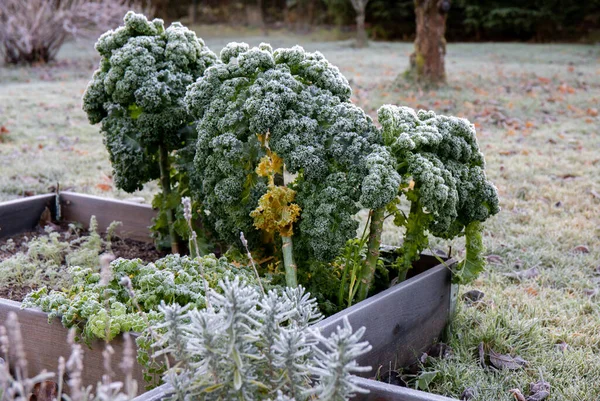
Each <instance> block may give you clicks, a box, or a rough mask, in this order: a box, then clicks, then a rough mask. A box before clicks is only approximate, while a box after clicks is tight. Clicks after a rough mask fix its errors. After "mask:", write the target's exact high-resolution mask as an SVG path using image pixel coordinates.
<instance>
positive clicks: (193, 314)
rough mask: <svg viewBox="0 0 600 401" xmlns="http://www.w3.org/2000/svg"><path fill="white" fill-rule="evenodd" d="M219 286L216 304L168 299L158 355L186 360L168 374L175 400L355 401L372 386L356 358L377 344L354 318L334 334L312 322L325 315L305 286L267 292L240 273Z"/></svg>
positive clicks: (214, 301)
mask: <svg viewBox="0 0 600 401" xmlns="http://www.w3.org/2000/svg"><path fill="white" fill-rule="evenodd" d="M219 287H220V291H219V292H216V291H213V293H212V294H211V302H212V306H213V308H210V309H202V310H199V309H189V308H187V307H178V306H161V308H160V310H161V312H162V313H163V314H164V315H165V316H169V317H170V318H169V319H168V320H166V321H165V322H164V323H162V324H160V325H158V326H156V327H157V329H159V330H160V329H163V330H166V333H165V334H164V335H163V338H162V340H160V341H159V342H157V343H156V344H155V346H156V348H157V354H159V355H161V354H164V353H170V354H171V355H177V356H178V357H177V359H178V360H179V362H180V364H178V365H177V367H175V368H172V369H171V370H169V371H168V372H167V373H166V374H165V376H164V380H165V381H166V382H167V383H169V384H170V385H171V386H172V387H173V396H174V398H175V399H178V400H184V399H189V398H201V399H205V400H230V399H244V400H273V399H276V400H296V401H300V400H309V399H318V400H331V401H334V400H335V401H343V400H348V399H349V398H350V397H352V396H353V395H354V394H356V393H359V392H364V390H362V389H361V388H360V387H358V385H357V384H356V383H355V380H354V376H353V374H354V373H359V372H365V371H368V370H370V367H361V366H359V365H358V364H357V363H356V358H358V357H359V356H361V355H363V354H364V353H365V352H368V351H369V350H370V348H371V347H370V346H369V345H368V343H367V342H361V341H360V339H361V337H362V335H363V334H364V328H362V329H360V330H358V331H356V332H354V331H353V330H352V328H351V327H350V324H349V323H348V321H347V320H345V321H344V324H343V326H342V327H337V329H336V330H335V331H334V332H333V333H332V334H331V335H330V336H329V337H325V336H323V335H322V334H321V333H320V332H319V331H318V329H316V328H314V327H311V326H310V325H311V324H312V323H314V322H316V321H318V320H319V319H320V318H321V314H320V313H319V311H318V308H317V305H316V302H315V300H314V299H311V298H310V295H309V294H307V293H305V292H304V289H303V288H302V287H296V288H286V289H284V290H271V291H269V292H268V293H266V294H265V293H263V292H261V290H260V289H258V288H257V287H249V286H246V285H244V284H243V283H242V282H241V281H240V280H239V279H238V278H235V279H234V280H229V279H225V280H224V281H222V282H221V283H220V284H219Z"/></svg>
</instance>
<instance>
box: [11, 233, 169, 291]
mask: <svg viewBox="0 0 600 401" xmlns="http://www.w3.org/2000/svg"><path fill="white" fill-rule="evenodd" d="M52 227H53V229H54V230H53V231H54V232H57V233H59V234H60V240H61V241H72V240H74V239H75V238H77V236H75V235H73V234H72V233H71V235H70V236H69V225H68V223H66V222H61V223H59V224H52ZM87 234H88V233H87V231H86V230H81V231H80V232H79V236H86V235H87ZM47 235H48V233H47V232H46V231H45V230H44V228H42V227H39V226H38V227H36V228H35V229H33V230H31V231H26V232H22V233H19V234H16V235H13V236H12V237H7V238H0V262H1V261H3V260H6V259H8V258H10V257H11V256H13V255H15V254H17V253H19V252H22V253H27V249H28V243H29V241H30V240H32V239H33V238H35V237H43V236H47ZM102 238H103V239H104V240H106V235H105V234H102ZM9 240H12V242H13V244H14V247H12V249H8V248H9V247H7V245H8V243H9ZM73 247H74V248H75V247H76V246H73ZM103 251H105V252H106V251H107V250H106V249H103ZM110 253H112V254H113V255H114V256H115V258H125V259H138V258H139V259H141V260H143V261H144V262H148V263H149V262H154V261H155V260H157V259H160V258H162V257H163V256H165V255H166V253H165V252H162V251H159V250H157V249H156V248H155V246H154V244H152V243H146V242H141V241H135V240H132V239H129V238H118V237H113V238H112V240H111V249H110ZM31 290H33V288H31V287H29V286H15V287H6V288H0V298H8V299H11V300H13V301H22V300H23V299H24V298H25V296H26V295H27V294H28V293H29V292H30V291H31Z"/></svg>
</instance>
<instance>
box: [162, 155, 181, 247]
mask: <svg viewBox="0 0 600 401" xmlns="http://www.w3.org/2000/svg"><path fill="white" fill-rule="evenodd" d="M158 152H159V166H160V185H161V187H162V191H163V205H165V207H166V205H167V204H168V200H169V196H170V195H171V165H170V163H169V153H168V152H167V149H166V148H165V147H164V146H162V145H161V146H159V147H158ZM165 213H166V215H167V223H168V225H169V237H170V238H171V252H172V253H179V243H178V241H177V234H176V233H175V225H174V224H173V223H174V219H173V209H171V208H169V207H166V210H165Z"/></svg>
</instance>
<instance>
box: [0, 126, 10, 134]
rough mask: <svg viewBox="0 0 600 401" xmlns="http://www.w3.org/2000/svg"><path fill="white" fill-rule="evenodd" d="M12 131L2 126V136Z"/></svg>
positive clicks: (0, 131) (0, 128) (0, 127)
mask: <svg viewBox="0 0 600 401" xmlns="http://www.w3.org/2000/svg"><path fill="white" fill-rule="evenodd" d="M9 132H10V131H9V130H8V128H6V127H5V126H4V125H0V134H8V133H9Z"/></svg>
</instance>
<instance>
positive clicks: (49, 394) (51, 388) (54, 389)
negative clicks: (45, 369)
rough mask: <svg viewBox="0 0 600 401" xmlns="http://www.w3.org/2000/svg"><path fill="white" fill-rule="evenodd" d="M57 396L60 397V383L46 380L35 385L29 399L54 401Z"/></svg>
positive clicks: (32, 400) (31, 400)
mask: <svg viewBox="0 0 600 401" xmlns="http://www.w3.org/2000/svg"><path fill="white" fill-rule="evenodd" d="M56 398H58V384H56V383H55V382H53V381H51V380H45V381H43V382H41V383H36V385H35V386H33V390H32V392H31V396H30V397H29V401H53V400H56Z"/></svg>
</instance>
